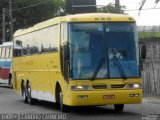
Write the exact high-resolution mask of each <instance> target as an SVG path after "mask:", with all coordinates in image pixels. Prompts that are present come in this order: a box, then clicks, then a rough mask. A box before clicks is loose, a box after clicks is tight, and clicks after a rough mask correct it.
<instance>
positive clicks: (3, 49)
mask: <svg viewBox="0 0 160 120" xmlns="http://www.w3.org/2000/svg"><path fill="white" fill-rule="evenodd" d="M5 53H6V48H5V47H2V58H4V57H5Z"/></svg>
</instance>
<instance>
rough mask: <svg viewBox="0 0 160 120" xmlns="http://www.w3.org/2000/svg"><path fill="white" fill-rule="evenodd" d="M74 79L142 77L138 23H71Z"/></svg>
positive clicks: (71, 52)
mask: <svg viewBox="0 0 160 120" xmlns="http://www.w3.org/2000/svg"><path fill="white" fill-rule="evenodd" d="M68 26H69V27H68V31H69V33H68V38H69V39H68V42H69V44H68V45H69V50H70V78H71V79H73V80H74V79H75V80H76V79H79V80H80V79H81V80H82V79H107V78H111V79H121V78H125V79H126V78H139V77H140V69H139V47H138V35H137V32H136V24H135V22H95V23H89V22H83V23H77V22H75V23H69V25H68Z"/></svg>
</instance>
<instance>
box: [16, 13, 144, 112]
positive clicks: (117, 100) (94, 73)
mask: <svg viewBox="0 0 160 120" xmlns="http://www.w3.org/2000/svg"><path fill="white" fill-rule="evenodd" d="M13 55H14V57H13V79H14V90H15V91H16V92H17V93H18V94H20V95H21V96H22V98H23V100H24V102H26V103H30V104H34V103H35V102H37V100H45V101H51V102H55V103H57V104H58V105H59V106H60V108H61V110H62V111H65V110H67V108H68V107H70V106H99V105H109V104H113V105H114V108H115V110H116V111H122V110H123V108H124V104H136V103H141V101H142V79H141V77H140V70H139V46H138V36H137V31H136V24H135V20H134V19H133V18H132V17H130V16H128V15H119V14H109V13H88V14H75V15H68V16H63V17H57V18H53V19H50V20H47V21H45V22H42V23H39V24H36V25H34V26H33V27H30V28H28V29H21V30H18V31H16V32H15V34H14V52H13Z"/></svg>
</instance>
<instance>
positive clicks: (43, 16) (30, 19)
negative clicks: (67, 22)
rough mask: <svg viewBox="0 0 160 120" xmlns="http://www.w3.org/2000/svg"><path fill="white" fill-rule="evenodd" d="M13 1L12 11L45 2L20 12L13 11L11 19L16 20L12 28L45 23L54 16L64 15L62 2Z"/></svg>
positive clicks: (38, 0) (57, 0)
mask: <svg viewBox="0 0 160 120" xmlns="http://www.w3.org/2000/svg"><path fill="white" fill-rule="evenodd" d="M46 1H48V2H45V1H44V0H15V3H14V4H13V9H14V8H15V9H17V8H22V7H24V6H30V5H34V4H37V3H41V2H45V3H43V4H39V5H36V6H33V7H29V8H26V9H22V10H16V11H13V17H14V18H15V19H16V22H15V24H14V28H15V29H18V28H22V27H30V26H32V25H34V24H36V23H39V22H42V21H45V20H47V19H50V18H53V17H55V16H60V15H63V13H64V10H65V9H64V6H65V3H64V0H46Z"/></svg>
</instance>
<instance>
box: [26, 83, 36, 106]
mask: <svg viewBox="0 0 160 120" xmlns="http://www.w3.org/2000/svg"><path fill="white" fill-rule="evenodd" d="M27 101H28V103H29V104H30V105H34V104H36V103H37V102H38V100H37V99H34V98H32V94H31V85H30V83H29V82H28V83H27Z"/></svg>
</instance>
